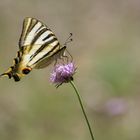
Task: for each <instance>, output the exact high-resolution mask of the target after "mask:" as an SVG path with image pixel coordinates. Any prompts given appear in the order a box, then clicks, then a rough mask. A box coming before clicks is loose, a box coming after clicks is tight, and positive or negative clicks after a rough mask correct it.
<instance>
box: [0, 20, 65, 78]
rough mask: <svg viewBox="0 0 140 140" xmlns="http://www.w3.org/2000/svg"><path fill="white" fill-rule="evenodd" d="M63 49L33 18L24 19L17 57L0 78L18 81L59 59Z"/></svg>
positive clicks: (39, 22) (40, 23)
mask: <svg viewBox="0 0 140 140" xmlns="http://www.w3.org/2000/svg"><path fill="white" fill-rule="evenodd" d="M65 49H66V47H65V46H64V47H60V44H59V42H58V39H57V38H56V36H55V35H54V33H53V32H52V31H51V30H50V29H49V28H48V27H47V26H46V25H45V24H43V23H42V22H41V21H39V20H37V19H35V18H30V17H28V18H25V19H24V22H23V28H22V33H21V37H20V40H19V51H18V53H17V57H16V58H14V63H13V65H12V66H11V67H10V68H9V69H8V70H7V71H6V72H4V73H2V74H1V75H0V77H2V76H5V75H6V76H8V77H9V78H12V77H13V78H14V80H15V81H20V79H21V77H23V76H25V75H26V74H28V73H29V72H30V71H31V70H32V68H36V69H40V68H44V67H46V66H48V65H49V64H50V63H52V61H54V60H56V59H57V58H60V57H61V56H62V55H63V54H64V51H65Z"/></svg>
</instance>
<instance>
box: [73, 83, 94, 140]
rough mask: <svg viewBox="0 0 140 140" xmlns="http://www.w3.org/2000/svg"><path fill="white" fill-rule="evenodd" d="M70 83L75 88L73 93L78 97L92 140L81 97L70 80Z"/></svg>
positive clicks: (92, 137)
mask: <svg viewBox="0 0 140 140" xmlns="http://www.w3.org/2000/svg"><path fill="white" fill-rule="evenodd" d="M70 84H71V85H72V87H73V88H74V90H75V93H76V95H77V97H78V100H79V103H80V106H81V109H82V112H83V115H84V117H85V120H86V123H87V126H88V129H89V132H90V135H91V139H92V140H94V136H93V133H92V129H91V126H90V123H89V120H88V117H87V115H86V112H85V109H84V106H83V103H82V100H81V97H80V94H79V92H78V90H77V88H76V86H75V84H74V82H73V81H70Z"/></svg>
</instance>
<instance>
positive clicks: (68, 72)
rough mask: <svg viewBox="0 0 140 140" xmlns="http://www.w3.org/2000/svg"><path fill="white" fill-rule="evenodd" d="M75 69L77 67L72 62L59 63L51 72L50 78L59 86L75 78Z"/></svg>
mask: <svg viewBox="0 0 140 140" xmlns="http://www.w3.org/2000/svg"><path fill="white" fill-rule="evenodd" d="M75 70H76V68H75V66H74V64H73V63H72V62H71V63H68V64H57V65H56V66H55V67H54V69H53V71H52V73H51V77H50V80H51V82H52V83H54V84H56V86H57V87H58V86H59V85H61V84H63V83H68V82H69V81H71V80H73V75H74V73H75Z"/></svg>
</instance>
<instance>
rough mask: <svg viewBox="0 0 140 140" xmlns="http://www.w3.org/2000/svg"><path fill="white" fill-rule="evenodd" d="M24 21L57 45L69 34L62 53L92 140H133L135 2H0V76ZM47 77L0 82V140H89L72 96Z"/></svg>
mask: <svg viewBox="0 0 140 140" xmlns="http://www.w3.org/2000/svg"><path fill="white" fill-rule="evenodd" d="M25 17H35V18H37V19H40V20H41V21H43V22H44V23H46V24H47V25H48V26H49V27H50V28H51V29H52V30H53V32H54V33H55V34H56V35H57V37H58V38H59V40H60V42H61V43H62V44H63V43H64V42H65V40H66V38H67V37H68V35H69V33H70V32H72V33H73V40H74V41H73V42H72V43H70V44H69V45H68V50H69V51H70V53H71V54H72V55H73V58H74V61H75V63H76V66H77V73H76V74H75V76H74V78H75V83H76V84H77V86H78V88H79V91H80V94H81V95H82V97H83V101H84V105H85V108H86V112H87V114H88V117H89V120H90V122H91V126H92V128H93V131H94V135H95V140H118V139H119V140H139V139H140V133H139V131H140V119H139V118H140V110H139V107H140V94H139V93H140V80H139V79H140V41H139V40H140V1H139V0H85V1H84V0H59V1H58V0H22V1H21V0H3V1H2V0H1V1H0V46H1V47H0V72H1V73H2V72H4V71H5V70H7V68H8V67H9V66H11V64H12V60H13V58H14V57H15V55H16V51H17V50H18V40H19V37H20V34H21V28H22V22H23V19H24V18H25ZM51 70H52V66H50V67H48V68H46V69H42V70H34V71H32V73H31V74H29V75H28V76H27V77H25V78H23V79H22V80H21V81H20V82H17V83H15V82H14V81H13V80H9V79H7V78H1V79H0V140H90V139H91V138H90V135H89V132H88V128H87V125H86V123H85V120H84V117H83V114H82V113H81V109H80V106H79V103H78V100H77V98H76V96H75V94H74V91H73V89H72V88H71V86H70V85H69V84H64V85H63V86H61V87H60V88H58V89H55V87H54V86H53V85H52V84H51V83H50V81H49V77H50V72H51Z"/></svg>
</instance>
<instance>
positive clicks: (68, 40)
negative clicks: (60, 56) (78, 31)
mask: <svg viewBox="0 0 140 140" xmlns="http://www.w3.org/2000/svg"><path fill="white" fill-rule="evenodd" d="M72 35H73V34H72V33H70V35H69V37H68V38H67V39H66V41H65V43H64V46H66V45H67V44H68V43H70V42H72V41H73V39H72Z"/></svg>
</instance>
